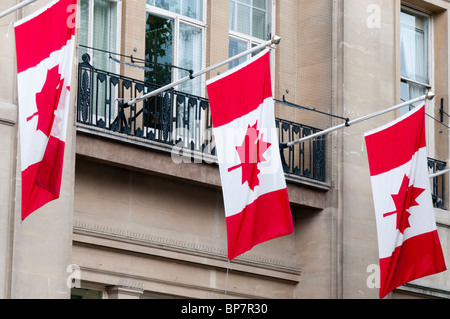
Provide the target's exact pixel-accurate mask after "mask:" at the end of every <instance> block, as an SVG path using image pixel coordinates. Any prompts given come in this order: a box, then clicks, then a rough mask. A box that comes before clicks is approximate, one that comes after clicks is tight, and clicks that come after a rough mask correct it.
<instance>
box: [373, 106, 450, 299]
mask: <svg viewBox="0 0 450 319" xmlns="http://www.w3.org/2000/svg"><path fill="white" fill-rule="evenodd" d="M365 140H366V146H367V155H368V160H369V166H370V175H371V183H372V192H373V200H374V207H375V215H376V224H377V232H378V250H379V258H380V292H379V296H380V298H384V297H385V296H386V295H387V294H389V293H390V292H391V291H392V290H394V289H395V288H397V287H399V286H401V285H403V284H405V283H407V282H409V281H411V280H414V279H418V278H421V277H424V276H428V275H432V274H435V273H439V272H441V271H444V270H446V266H445V261H444V257H443V254H442V248H441V244H440V241H439V237H438V233H437V229H436V221H435V217H434V209H433V204H432V199H431V191H430V180H429V175H428V167H427V152H426V139H425V106H422V107H418V108H415V109H414V110H412V111H410V112H409V113H407V114H405V115H404V116H402V117H400V118H399V119H397V120H395V121H393V122H391V123H389V124H387V125H385V126H383V127H381V128H378V129H376V130H374V131H370V132H367V133H366V134H365Z"/></svg>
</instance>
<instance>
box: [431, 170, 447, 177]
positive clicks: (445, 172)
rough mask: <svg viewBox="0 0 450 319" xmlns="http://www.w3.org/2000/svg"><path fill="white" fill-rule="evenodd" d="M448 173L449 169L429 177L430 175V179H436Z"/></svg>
mask: <svg viewBox="0 0 450 319" xmlns="http://www.w3.org/2000/svg"><path fill="white" fill-rule="evenodd" d="M448 172H450V168H448V169H444V170H443V171H439V172H436V173H434V174H431V175H430V178H434V177H438V176H441V175H444V174H447V173H448Z"/></svg>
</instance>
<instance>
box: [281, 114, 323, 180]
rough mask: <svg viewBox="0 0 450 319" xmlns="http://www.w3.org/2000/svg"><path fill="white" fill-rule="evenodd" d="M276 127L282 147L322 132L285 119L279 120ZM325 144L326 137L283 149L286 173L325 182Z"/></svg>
mask: <svg viewBox="0 0 450 319" xmlns="http://www.w3.org/2000/svg"><path fill="white" fill-rule="evenodd" d="M276 125H277V129H278V136H279V139H280V145H283V144H284V143H287V142H289V141H295V140H299V139H301V138H303V137H306V136H309V135H311V134H314V133H317V132H319V131H320V130H319V129H317V128H314V127H311V126H307V125H302V124H298V123H295V122H291V121H287V120H283V119H277V120H276ZM325 142H326V139H325V136H319V137H317V138H314V139H310V140H308V141H306V142H302V143H298V144H295V145H293V146H290V147H287V148H284V149H281V161H282V164H283V170H284V172H285V173H288V174H293V175H297V176H303V177H307V178H311V179H314V180H317V181H321V182H325V180H326V175H325V167H326V165H325V163H326V158H325V146H326V143H325Z"/></svg>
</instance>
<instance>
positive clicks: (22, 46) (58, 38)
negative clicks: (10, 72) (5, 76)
mask: <svg viewBox="0 0 450 319" xmlns="http://www.w3.org/2000/svg"><path fill="white" fill-rule="evenodd" d="M76 4H77V0H60V1H58V2H57V3H55V4H54V5H53V6H51V7H49V8H47V9H46V10H45V11H43V12H42V13H41V14H39V15H37V16H36V17H34V18H32V19H31V20H29V21H26V22H24V23H22V24H19V25H18V26H16V27H15V28H14V32H15V38H16V52H17V73H20V72H22V71H25V70H27V69H28V68H30V67H35V66H36V65H38V64H39V63H40V62H41V61H42V60H44V59H46V58H48V57H49V56H50V54H51V53H52V52H54V51H58V50H60V49H61V48H62V47H63V46H65V45H66V43H67V40H69V39H70V38H71V37H72V36H73V35H74V34H75V29H76V28H75V10H76ZM71 5H74V6H71ZM55 30H58V31H56V32H55ZM60 30H67V32H61V31H60Z"/></svg>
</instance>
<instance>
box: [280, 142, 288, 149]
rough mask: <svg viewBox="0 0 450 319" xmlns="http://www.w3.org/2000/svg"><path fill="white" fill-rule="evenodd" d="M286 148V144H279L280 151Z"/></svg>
mask: <svg viewBox="0 0 450 319" xmlns="http://www.w3.org/2000/svg"><path fill="white" fill-rule="evenodd" d="M288 147H289V145H288V143H280V150H284V149H286V148H288Z"/></svg>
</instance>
